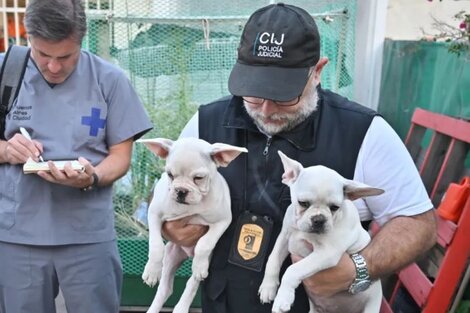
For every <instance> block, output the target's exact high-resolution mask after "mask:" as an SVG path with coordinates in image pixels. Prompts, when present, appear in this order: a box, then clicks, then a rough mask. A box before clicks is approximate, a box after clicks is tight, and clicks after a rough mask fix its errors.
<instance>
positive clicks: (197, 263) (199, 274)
mask: <svg viewBox="0 0 470 313" xmlns="http://www.w3.org/2000/svg"><path fill="white" fill-rule="evenodd" d="M192 274H193V276H194V278H195V279H196V280H197V281H201V280H204V279H205V278H206V277H207V275H209V260H204V259H196V258H194V259H193V265H192Z"/></svg>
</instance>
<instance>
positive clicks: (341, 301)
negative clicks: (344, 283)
mask: <svg viewBox="0 0 470 313" xmlns="http://www.w3.org/2000/svg"><path fill="white" fill-rule="evenodd" d="M279 155H280V156H281V160H282V164H283V165H284V174H283V175H282V182H283V183H284V184H286V185H288V186H289V187H290V193H291V200H292V203H291V204H290V206H289V207H288V208H287V211H286V214H285V216H284V221H283V225H282V230H281V233H280V234H279V237H278V238H277V240H276V243H275V246H274V249H273V251H272V252H271V254H270V256H269V258H268V262H267V264H266V272H265V276H264V279H263V282H262V284H261V286H260V288H259V295H260V299H261V302H262V303H268V302H271V301H272V300H274V303H273V308H272V312H275V313H281V312H288V311H289V310H290V308H291V305H292V304H293V302H294V298H295V294H294V291H295V288H297V286H298V285H299V284H301V283H302V280H303V279H305V278H307V277H309V276H311V275H313V274H315V273H317V272H319V271H321V270H324V269H326V268H329V267H333V266H335V265H336V264H338V262H339V260H340V258H341V256H342V255H343V253H344V252H347V253H349V254H352V253H355V252H358V251H360V250H362V249H363V248H364V247H365V246H366V245H367V244H368V243H369V241H370V236H369V234H368V233H367V231H365V230H364V229H363V228H362V227H361V223H360V220H359V214H358V212H357V209H356V207H355V206H354V204H353V203H352V201H351V200H354V199H357V198H360V197H365V196H372V195H378V194H381V193H383V190H381V189H377V188H372V187H369V186H366V185H364V184H361V183H358V182H354V181H352V180H348V179H345V178H344V177H342V176H341V175H339V174H338V173H337V172H335V171H333V170H331V169H329V168H327V167H324V166H320V165H318V166H311V167H307V168H303V166H302V165H301V164H300V163H299V162H297V161H295V160H292V159H290V158H288V157H287V156H285V155H284V154H283V153H282V152H280V151H279ZM289 253H292V254H297V255H300V256H302V257H303V259H302V260H300V261H298V262H297V263H294V264H292V265H291V266H289V267H288V268H287V270H286V272H285V273H284V275H283V277H282V281H281V285H280V286H279V271H280V268H281V265H282V263H283V261H284V259H285V258H286V257H287V256H288V254H289ZM278 286H279V290H278ZM276 293H277V294H276ZM381 300H382V288H381V284H380V281H378V280H376V281H373V282H372V284H371V286H370V287H369V288H368V289H367V290H365V291H363V292H359V293H357V294H355V295H352V294H350V293H348V292H347V291H344V292H340V293H338V294H336V295H334V296H331V297H319V296H315V297H314V298H313V299H312V301H311V302H310V312H311V313H313V312H325V313H326V312H328V313H340V312H341V313H344V312H348V313H356V312H357V313H359V312H360V313H362V312H365V313H378V312H379V310H380V304H381ZM312 302H313V303H312Z"/></svg>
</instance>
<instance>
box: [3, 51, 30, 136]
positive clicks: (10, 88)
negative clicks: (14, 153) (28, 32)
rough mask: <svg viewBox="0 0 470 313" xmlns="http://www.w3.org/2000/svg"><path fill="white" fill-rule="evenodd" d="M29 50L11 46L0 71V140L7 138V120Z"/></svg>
mask: <svg viewBox="0 0 470 313" xmlns="http://www.w3.org/2000/svg"><path fill="white" fill-rule="evenodd" d="M29 52H30V51H29V48H28V47H24V46H15V45H11V46H10V47H9V48H8V50H7V52H6V54H5V58H4V59H3V65H2V69H1V71H0V139H2V140H4V139H5V137H4V135H5V119H6V116H7V114H8V112H10V109H11V107H12V105H13V102H14V101H15V99H16V97H18V93H19V91H20V88H21V83H22V82H23V77H24V73H25V71H26V65H27V64H28V60H29Z"/></svg>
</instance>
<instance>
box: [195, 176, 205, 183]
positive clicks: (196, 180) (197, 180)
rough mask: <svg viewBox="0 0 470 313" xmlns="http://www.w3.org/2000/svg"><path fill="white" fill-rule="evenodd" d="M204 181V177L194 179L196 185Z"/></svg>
mask: <svg viewBox="0 0 470 313" xmlns="http://www.w3.org/2000/svg"><path fill="white" fill-rule="evenodd" d="M203 179H204V176H195V177H194V182H195V183H198V182H200V181H201V180H203Z"/></svg>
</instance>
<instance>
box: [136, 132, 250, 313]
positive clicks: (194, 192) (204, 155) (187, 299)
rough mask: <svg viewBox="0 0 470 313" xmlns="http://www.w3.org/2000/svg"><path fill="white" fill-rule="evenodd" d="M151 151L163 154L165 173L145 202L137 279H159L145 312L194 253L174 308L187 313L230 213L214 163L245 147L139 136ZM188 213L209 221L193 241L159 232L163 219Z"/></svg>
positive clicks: (159, 301) (155, 308)
mask: <svg viewBox="0 0 470 313" xmlns="http://www.w3.org/2000/svg"><path fill="white" fill-rule="evenodd" d="M138 142H141V143H144V144H145V145H146V146H147V147H148V148H149V149H150V150H151V151H152V152H153V153H154V154H155V155H157V156H158V157H160V158H162V159H165V160H166V163H165V173H163V174H162V176H161V178H160V180H159V181H158V183H157V184H156V186H155V190H154V196H153V200H152V202H151V203H150V206H149V212H148V224H149V259H148V261H147V264H146V265H145V269H144V273H143V274H142V279H143V280H144V282H145V283H146V284H147V285H149V286H154V285H155V284H157V283H158V282H159V281H160V284H159V286H158V289H157V293H156V295H155V298H154V300H153V301H152V304H151V306H150V308H149V309H148V311H147V312H149V313H157V312H160V310H161V308H162V306H163V304H164V303H165V301H166V300H167V299H168V297H169V296H170V295H171V293H172V292H173V280H174V275H175V272H176V270H177V269H178V267H179V266H180V265H181V263H182V262H183V261H184V260H185V259H187V258H188V257H189V256H193V257H194V258H193V263H192V275H191V277H190V278H189V280H188V282H187V284H186V287H185V289H184V292H183V294H182V296H181V298H180V300H179V301H178V303H177V305H176V306H175V308H174V310H173V312H175V313H186V312H188V311H189V308H190V305H191V303H192V301H193V299H194V296H195V294H196V292H197V289H198V286H199V283H200V281H201V280H203V279H204V278H206V277H207V275H208V269H209V261H210V257H211V253H212V250H213V249H214V247H215V245H216V243H217V241H218V239H219V238H220V237H221V236H222V234H223V233H224V231H225V230H226V229H227V227H228V226H229V224H230V222H231V219H232V213H231V209H230V193H229V188H228V185H227V183H226V181H225V179H224V178H223V176H222V175H221V174H220V173H219V172H218V171H217V167H219V166H223V167H225V166H227V165H228V164H229V163H230V162H231V161H232V160H233V159H235V158H236V157H237V156H238V155H239V154H240V153H241V152H247V150H246V149H245V148H240V147H235V146H231V145H227V144H222V143H214V144H212V145H211V144H209V143H208V142H206V141H204V140H201V139H197V138H182V139H179V140H177V141H172V140H170V139H164V138H156V139H141V140H138ZM187 216H191V217H192V218H191V219H190V221H189V223H190V224H202V225H207V226H208V227H209V229H208V231H207V233H206V234H205V235H204V236H202V237H201V238H200V239H199V240H198V242H197V244H196V245H195V246H194V247H181V246H178V245H176V244H175V243H172V242H168V243H167V244H166V246H165V244H164V242H163V238H162V234H161V229H162V224H163V222H165V221H171V220H176V219H180V218H183V217H187Z"/></svg>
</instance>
